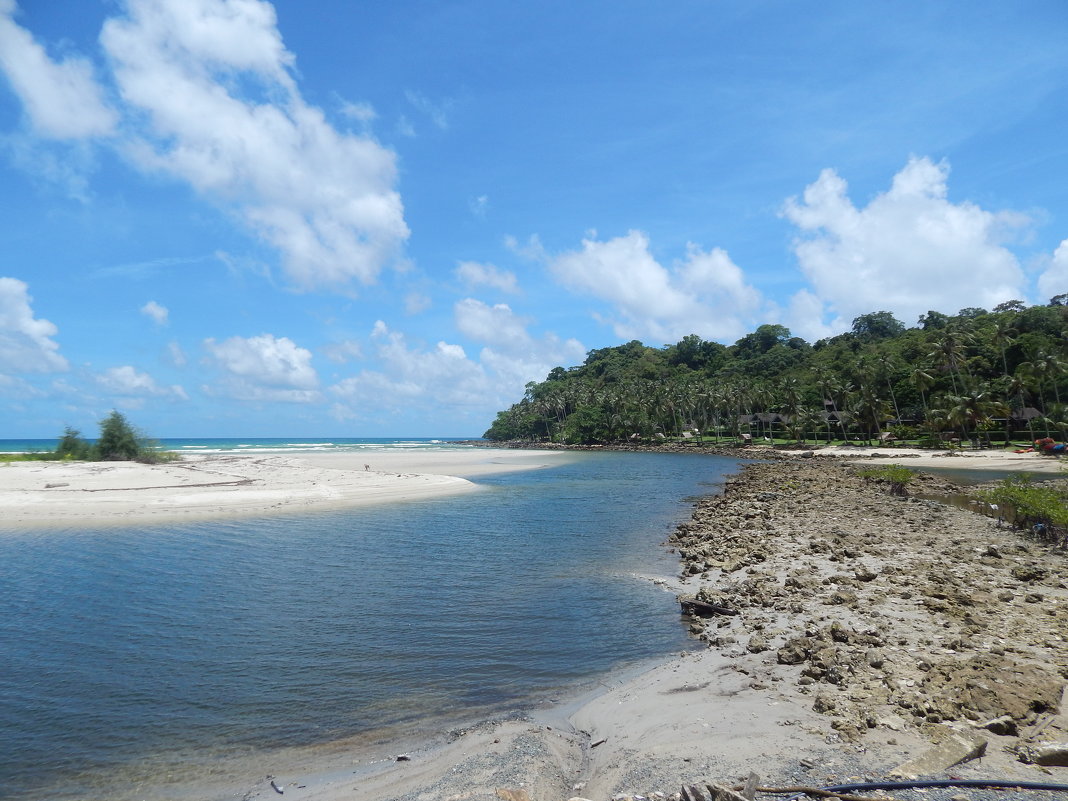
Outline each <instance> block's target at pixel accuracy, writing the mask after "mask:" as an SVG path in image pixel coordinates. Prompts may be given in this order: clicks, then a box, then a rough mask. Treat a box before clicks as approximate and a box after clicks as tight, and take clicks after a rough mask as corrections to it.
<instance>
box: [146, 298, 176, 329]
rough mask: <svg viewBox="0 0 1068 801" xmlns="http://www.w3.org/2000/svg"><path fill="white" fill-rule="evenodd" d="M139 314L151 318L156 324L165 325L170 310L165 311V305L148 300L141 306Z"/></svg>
mask: <svg viewBox="0 0 1068 801" xmlns="http://www.w3.org/2000/svg"><path fill="white" fill-rule="evenodd" d="M141 314H143V315H145V316H146V317H150V318H152V320H154V321H155V323H156V325H166V324H167V319H168V317H169V316H170V312H169V311H167V307H166V306H161V305H160V304H158V303H156V301H154V300H150V301H149V302H148V303H146V304H145V305H144V306H142V307H141Z"/></svg>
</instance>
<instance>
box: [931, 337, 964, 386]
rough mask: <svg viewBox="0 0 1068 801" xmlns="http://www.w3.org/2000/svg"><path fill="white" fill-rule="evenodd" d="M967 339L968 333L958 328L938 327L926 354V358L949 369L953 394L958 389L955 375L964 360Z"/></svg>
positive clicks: (957, 373) (957, 374)
mask: <svg viewBox="0 0 1068 801" xmlns="http://www.w3.org/2000/svg"><path fill="white" fill-rule="evenodd" d="M969 339H970V337H969V335H968V334H966V333H965V332H964V331H961V330H960V329H957V328H948V327H947V328H943V329H940V330H939V332H938V336H937V338H936V339H935V341H934V347H933V348H932V349H931V350H930V352H928V354H927V358H928V359H932V360H934V361H935V362H936V363H937V364H938V365H939V366H940V367H941V368H942V369H943V370H948V371H949V378H950V381H951V382H952V384H953V394H957V391H958V388H957V377H958V376H959V374H960V365H961V363H962V362H963V360H964V345H965V344H966V343H967V342H968V341H969Z"/></svg>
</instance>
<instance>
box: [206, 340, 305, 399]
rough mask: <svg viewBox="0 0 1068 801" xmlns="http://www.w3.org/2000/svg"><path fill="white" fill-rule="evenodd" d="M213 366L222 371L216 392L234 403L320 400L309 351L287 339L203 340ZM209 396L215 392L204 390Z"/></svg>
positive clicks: (208, 389)
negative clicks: (245, 401)
mask: <svg viewBox="0 0 1068 801" xmlns="http://www.w3.org/2000/svg"><path fill="white" fill-rule="evenodd" d="M204 349H205V350H207V352H208V354H209V356H210V360H211V362H212V363H213V364H215V365H216V366H217V367H219V368H220V369H221V370H222V371H223V379H222V382H221V384H220V389H219V390H218V391H219V392H221V393H222V394H224V395H228V396H230V397H233V398H237V399H238V400H253V401H286V402H290V403H311V402H315V401H318V400H320V399H321V394H320V393H319V389H318V387H319V376H318V374H317V373H316V372H315V368H314V367H312V364H311V359H312V354H311V351H309V350H306V349H305V348H302V347H299V346H298V345H297V344H296V343H295V342H293V341H292V340H291V339H289V338H288V337H275V336H274V335H273V334H261V335H260V336H255V337H248V338H246V337H230V338H229V339H227V340H225V341H224V342H216V341H215V340H214V339H206V340H204ZM205 391H207V392H209V393H215V392H216V390H213V389H211V388H207V387H206V388H205Z"/></svg>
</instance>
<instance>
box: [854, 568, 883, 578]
mask: <svg viewBox="0 0 1068 801" xmlns="http://www.w3.org/2000/svg"><path fill="white" fill-rule="evenodd" d="M853 575H855V576H856V577H857V581H875V579H877V578H879V574H878V572H876V571H875V570H872V569H871V568H870V567H864V566H861V567H858V568H857V569H856V570H854V571H853Z"/></svg>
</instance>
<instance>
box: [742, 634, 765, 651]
mask: <svg viewBox="0 0 1068 801" xmlns="http://www.w3.org/2000/svg"><path fill="white" fill-rule="evenodd" d="M746 650H747V651H749V653H751V654H760V653H763V652H764V651H766V650H768V641H767V640H766V639H764V637H763V636H761V635H760V634H754V635H753V636H752V637H750V638H749V644H748V645H747V646H746Z"/></svg>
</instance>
